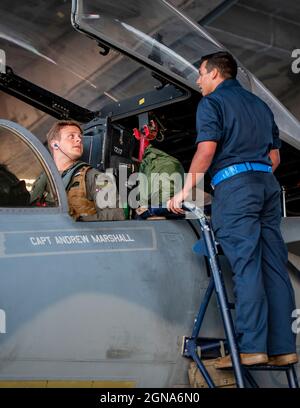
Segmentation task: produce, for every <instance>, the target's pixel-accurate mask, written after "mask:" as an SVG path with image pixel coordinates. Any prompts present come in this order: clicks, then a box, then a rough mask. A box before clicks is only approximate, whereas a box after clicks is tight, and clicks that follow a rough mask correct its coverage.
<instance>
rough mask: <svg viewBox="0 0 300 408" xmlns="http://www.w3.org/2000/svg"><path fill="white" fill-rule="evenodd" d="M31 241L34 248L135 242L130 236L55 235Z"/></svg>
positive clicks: (32, 238)
mask: <svg viewBox="0 0 300 408" xmlns="http://www.w3.org/2000/svg"><path fill="white" fill-rule="evenodd" d="M29 239H30V242H31V244H32V245H33V246H44V245H53V244H54V245H55V244H56V245H78V244H90V243H91V244H95V243H96V244H98V243H102V242H107V243H116V242H135V239H133V238H131V237H130V235H129V234H89V235H55V236H54V237H48V236H47V237H44V236H39V237H29Z"/></svg>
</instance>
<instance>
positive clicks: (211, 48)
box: [0, 0, 300, 387]
mask: <svg viewBox="0 0 300 408" xmlns="http://www.w3.org/2000/svg"><path fill="white" fill-rule="evenodd" d="M67 3H68V2H67ZM67 6H68V7H69V6H70V4H67ZM67 6H65V9H64V11H65V13H69V18H70V19H71V22H72V26H73V27H72V30H73V31H72V32H71V33H69V32H67V33H66V32H64V27H65V25H66V24H67V23H64V22H63V21H64V20H63V18H64V13H63V12H61V11H59V12H57V13H56V15H55V18H57V20H55V21H54V22H53V25H49V26H47V24H46V23H44V20H43V17H44V13H45V14H46V13H47V11H46V10H39V11H37V13H36V15H35V16H36V17H35V19H31V20H30V24H29V21H26V18H25V14H24V15H23V20H22V19H21V17H20V15H18V14H17V13H16V14H5V10H4V11H3V13H1V27H2V28H1V30H0V48H1V49H2V51H4V53H3V54H2V55H5V61H4V57H3V58H2V69H1V74H0V90H1V95H2V97H3V95H4V96H5V97H7V98H10V106H14V107H15V111H14V112H11V117H13V116H15V117H17V118H20V110H21V111H22V113H23V123H24V124H25V125H26V121H27V119H28V117H29V115H31V116H30V117H33V118H35V123H33V124H32V123H31V126H30V128H31V130H32V132H33V133H35V132H34V129H37V133H38V137H36V136H35V135H34V134H33V133H32V132H30V131H29V130H28V129H25V127H23V126H21V125H20V124H18V123H15V122H13V121H11V120H7V119H1V120H0V147H1V148H0V163H1V164H5V165H6V166H7V169H8V170H9V171H10V172H11V173H13V174H14V175H15V176H16V177H17V178H18V179H19V180H24V182H25V183H26V186H27V188H28V189H29V190H30V187H31V186H32V184H33V183H34V181H35V180H36V179H37V177H38V176H39V175H40V174H41V172H44V173H45V174H46V176H47V179H48V184H49V188H50V194H51V195H52V197H53V205H52V206H45V207H44V206H32V205H30V204H29V203H28V202H26V200H25V201H24V204H23V205H21V206H14V205H6V206H5V205H3V206H2V207H1V208H0V281H1V284H0V386H13V385H16V386H41V387H43V386H45V387H46V386H72V385H75V386H78V387H79V386H94V387H100V386H114V385H115V386H121V387H126V386H128V387H167V386H183V385H187V384H188V375H187V369H188V363H189V361H188V360H186V359H184V358H183V357H182V356H181V346H182V337H183V336H188V335H189V334H190V332H191V329H192V326H193V321H194V318H195V315H196V313H197V311H198V308H199V305H200V302H201V300H202V297H203V294H204V292H205V289H206V287H207V284H208V276H207V269H206V263H205V260H204V259H203V258H201V257H199V256H197V255H196V254H194V253H193V251H192V248H193V245H194V244H195V242H196V241H197V239H198V236H199V229H198V227H197V223H196V221H195V220H187V219H160V220H151V219H148V220H135V219H127V220H125V221H104V222H75V221H74V220H73V219H72V218H71V217H70V216H69V214H68V204H67V197H66V193H65V189H64V186H63V182H62V179H61V176H60V174H59V173H58V171H57V169H56V166H55V165H54V162H53V160H52V158H51V156H50V154H49V153H48V151H47V149H46V148H45V147H44V145H43V142H44V141H45V138H44V135H45V133H46V131H45V129H46V127H47V126H48V124H49V121H51V118H52V120H54V119H74V120H78V121H79V122H81V123H82V124H83V126H84V129H85V135H84V145H85V153H84V155H85V156H84V158H85V160H86V161H88V162H89V163H91V164H92V165H93V166H95V167H97V168H99V169H100V170H105V169H107V168H111V167H113V168H117V166H119V165H125V166H128V168H129V167H130V166H131V164H132V163H133V161H134V160H133V159H134V155H135V150H134V149H135V148H136V146H135V143H134V140H133V136H132V130H133V129H134V128H137V129H141V128H142V127H143V125H145V124H146V123H148V121H149V120H154V121H155V123H156V124H157V126H158V129H159V132H158V137H157V139H156V140H154V141H153V144H154V145H155V146H156V147H158V148H159V149H161V150H163V151H165V152H167V153H169V154H170V155H172V156H175V157H176V158H178V159H179V160H180V161H181V163H182V164H183V166H184V168H185V169H186V170H187V169H188V168H189V164H190V161H191V158H192V156H193V152H194V139H195V124H194V122H195V119H194V115H195V110H196V106H197V103H198V101H199V100H200V98H201V94H200V92H199V89H198V88H197V86H196V79H197V75H198V67H199V60H200V58H201V56H202V55H205V54H208V53H211V52H215V51H218V50H220V49H224V48H223V47H222V45H221V44H220V43H218V42H217V41H216V40H215V39H214V38H212V37H211V35H210V34H208V33H207V32H206V31H205V30H204V29H203V28H201V26H199V25H198V24H196V23H194V22H193V21H192V20H191V19H189V18H188V17H186V16H185V15H184V14H182V13H181V12H179V11H178V10H177V9H176V8H174V7H173V6H172V5H170V4H169V3H168V2H167V1H165V0H152V1H149V0H139V1H135V0H130V1H128V0H127V1H123V0H119V1H118V2H111V1H107V0H93V1H92V0H73V1H72V8H71V7H69V9H68V8H67ZM1 7H4V6H3V5H2V6H0V9H1ZM5 16H6V17H5ZM53 18H54V17H53ZM45 21H49V20H45ZM61 21H62V22H61ZM35 24H36V26H38V28H37V31H36V32H35V31H34V27H35ZM55 30H57V31H59V33H60V34H61V36H60V37H59V38H54V37H53V36H52V34H53V32H54V31H55ZM51 36H52V37H53V38H52V37H51ZM67 41H69V43H68V44H69V48H68V46H67ZM70 44H71V45H70ZM70 47H71V48H72V54H73V55H76V56H77V60H76V61H77V62H76V63H74V61H73V60H72V54H70ZM87 51H88V52H87ZM99 52H100V54H101V55H99ZM100 60H101V62H102V65H101V66H99V67H98V69H96V68H95V62H97V61H100ZM72 61H73V62H72ZM83 67H84V68H83ZM62 69H63V70H64V72H65V73H66V72H67V76H65V78H64V79H65V81H66V83H68V87H69V88H68V92H67V91H66V92H65V91H64V88H63V87H58V85H57V84H59V83H60V82H59V81H60V80H61V70H62ZM98 71H99V72H100V74H99V72H98ZM104 72H106V76H105V78H106V82H105V83H103V81H101V74H102V73H104ZM98 74H99V75H98ZM238 79H239V81H240V82H241V83H242V85H243V86H244V87H245V88H246V89H248V90H250V91H252V92H253V93H255V94H256V95H258V96H260V97H261V98H262V99H263V100H264V101H265V102H266V103H267V104H268V105H269V106H270V107H271V109H272V110H273V112H274V115H275V119H276V122H277V124H278V126H279V129H280V137H281V139H282V140H283V142H284V147H283V150H284V151H286V154H285V157H286V160H288V158H289V157H290V154H289V152H290V151H291V152H293V153H292V154H293V155H294V156H293V157H294V159H293V160H291V162H288V163H285V162H284V163H283V164H285V165H286V166H289V170H290V174H291V177H294V179H293V180H292V183H294V185H295V186H296V184H297V181H299V174H300V172H299V164H298V162H297V160H295V158H297V157H298V158H299V149H300V124H299V122H298V121H297V120H296V119H295V118H294V117H293V116H292V114H290V113H289V112H288V111H287V110H286V109H285V107H284V106H282V105H281V104H280V102H279V101H278V100H277V99H276V98H275V97H274V96H273V95H272V94H271V93H270V92H269V91H268V90H267V89H266V88H265V87H264V86H263V85H262V84H261V83H260V82H259V81H258V80H257V79H256V78H255V77H254V76H253V75H252V74H251V73H250V72H249V71H247V69H246V68H245V67H243V66H242V65H241V64H239V70H238ZM72 81H73V82H72ZM95 84H96V85H95ZM105 87H106V88H105ZM75 88H76V89H77V91H78V92H77V94H76V95H77V96H76V98H75V96H74V95H75V92H73V90H74V89H75ZM99 89H103V92H99ZM89 98H90V99H89ZM75 99H76V100H75ZM87 105H88V106H89V108H88V107H87ZM2 106H3V105H2ZM27 109H28V111H27ZM27 115H28V116H27ZM18 121H19V120H18ZM46 125H47V126H46ZM278 177H279V181H280V182H281V183H282V184H284V177H285V174H282V173H278ZM206 185H209V180H207V181H206ZM295 188H296V187H295ZM291 197H292V198H293V199H291V200H290V201H288V200H287V202H286V206H285V210H286V212H287V217H284V218H283V222H282V232H283V235H284V238H285V241H286V243H287V245H288V248H289V271H290V273H291V277H292V281H293V285H294V288H295V292H296V298H297V301H298V302H299V299H300V285H299V266H300V262H299V260H300V218H299V215H300V211H299V203H300V193H299V189H298V190H297V189H295V190H294V193H293V195H292V196H291ZM297 215H298V216H297ZM222 264H224V268H225V269H226V271H225V272H224V273H225V276H226V282H227V283H228V284H229V282H230V272H229V271H228V270H227V268H226V262H225V260H224V262H223V261H222ZM298 305H299V303H298ZM203 335H204V336H205V337H222V336H224V334H223V329H222V324H221V320H220V317H219V313H218V309H217V306H216V303H212V304H211V305H210V307H209V309H208V316H207V318H206V320H205V325H204V328H203ZM298 344H299V343H298ZM298 373H299V369H298ZM262 383H263V384H265V385H273V386H284V385H285V379H284V378H283V377H282V375H281V374H280V373H279V374H278V373H275V374H274V373H273V374H272V373H271V374H265V375H264V377H263V378H262Z"/></svg>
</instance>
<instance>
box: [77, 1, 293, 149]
mask: <svg viewBox="0 0 300 408" xmlns="http://www.w3.org/2000/svg"><path fill="white" fill-rule="evenodd" d="M72 8H73V10H72V23H73V25H74V26H75V27H76V28H77V29H78V30H80V31H82V32H84V33H85V34H87V35H88V36H89V37H92V38H94V39H96V40H97V41H100V42H102V43H103V44H105V45H106V46H109V47H112V48H114V49H116V50H118V51H120V52H122V53H125V54H127V55H129V56H131V57H132V58H133V59H135V60H138V61H140V62H141V63H142V64H144V65H146V66H148V67H151V69H153V70H155V71H158V72H160V73H162V74H164V75H165V76H166V77H167V78H171V79H172V80H173V81H176V82H178V83H181V84H183V85H185V86H188V87H189V88H191V89H194V90H198V89H197V86H196V83H195V82H196V79H197V75H198V68H199V60H200V58H201V57H202V56H203V55H205V54H208V53H212V52H216V51H218V50H222V49H224V47H223V46H222V45H221V44H220V43H219V42H218V41H216V40H215V39H214V38H213V37H212V36H211V35H210V34H209V33H208V32H207V31H205V30H204V29H203V28H202V27H200V26H199V25H198V24H196V23H195V22H193V21H192V20H191V19H190V18H188V17H186V16H185V15H183V14H182V13H181V12H179V11H178V10H177V9H176V8H174V7H173V6H171V5H170V4H169V3H168V2H167V1H165V0H151V1H149V0H131V1H130V2H129V1H128V0H118V2H115V3H112V2H111V1H108V0H73V7H72ZM238 79H239V81H240V82H241V83H242V85H243V86H244V87H246V88H247V89H249V90H251V91H252V92H253V93H255V94H256V95H258V96H260V97H261V98H262V99H263V100H264V101H265V102H266V103H267V104H268V105H269V106H270V108H271V109H272V110H273V112H274V115H275V119H276V122H277V124H278V127H279V129H280V132H281V138H282V139H283V140H284V141H286V142H288V143H289V144H291V145H293V146H294V147H296V148H298V149H299V148H300V123H299V121H298V120H297V119H296V118H295V117H294V116H293V115H292V114H291V113H290V112H289V111H288V110H287V109H286V108H285V107H284V106H283V105H282V104H281V103H280V102H279V101H278V100H277V99H276V98H275V97H274V96H273V95H272V94H271V93H270V92H269V91H268V90H267V89H266V88H265V87H264V86H263V85H262V84H261V83H260V81H258V79H257V78H255V77H254V76H253V75H252V74H251V73H250V72H248V71H247V70H246V69H245V67H243V66H242V65H241V64H240V63H239V72H238Z"/></svg>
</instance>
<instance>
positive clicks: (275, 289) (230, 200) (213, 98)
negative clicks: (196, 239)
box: [196, 79, 296, 356]
mask: <svg viewBox="0 0 300 408" xmlns="http://www.w3.org/2000/svg"><path fill="white" fill-rule="evenodd" d="M209 140H210V141H215V142H217V149H216V153H215V156H214V159H213V162H212V164H211V167H210V169H209V171H210V173H211V175H212V176H216V175H217V174H220V171H221V170H222V169H223V171H221V173H222V174H224V169H225V168H228V167H230V166H232V165H234V164H236V163H244V162H247V163H248V162H250V167H249V171H245V172H243V173H239V174H236V175H234V176H232V177H228V178H226V179H224V180H223V181H221V182H219V183H218V184H216V186H215V190H214V198H213V203H212V225H213V229H214V232H215V236H216V239H217V241H218V242H219V243H220V244H221V247H222V249H223V251H224V253H225V255H226V257H227V258H228V260H229V262H230V264H231V267H232V270H233V280H234V292H235V297H236V332H237V335H238V341H239V347H240V352H242V353H267V354H268V355H269V356H271V355H277V354H288V353H295V351H296V346H295V337H296V336H295V334H294V333H293V332H292V327H291V326H292V311H293V310H294V309H295V301H294V292H293V289H292V286H291V283H290V279H289V276H288V272H287V269H286V263H287V249H286V246H285V244H284V242H283V239H282V236H281V232H280V220H281V214H280V213H281V210H280V208H281V207H280V186H279V184H278V182H277V180H276V178H275V176H274V175H273V174H272V173H268V172H263V171H254V170H251V163H258V166H257V167H259V166H260V165H261V164H263V165H264V166H262V167H266V168H267V167H268V165H269V166H270V164H271V161H270V159H269V156H268V153H269V152H270V150H271V149H278V148H279V147H280V140H279V131H278V128H277V126H276V124H275V122H274V118H273V114H272V112H271V110H270V109H269V108H268V106H267V105H266V104H265V103H264V102H263V101H262V100H261V99H259V98H258V97H256V96H255V95H253V94H252V93H250V92H248V91H246V90H245V89H243V88H242V87H241V85H240V84H239V82H238V81H237V80H235V79H227V80H225V81H224V82H222V83H221V84H220V85H219V86H218V87H217V88H216V89H215V91H214V92H212V93H211V94H209V95H208V96H206V97H204V98H202V100H201V101H200V103H199V106H198V109H197V140H196V141H197V142H203V141H209ZM247 165H248V164H247ZM242 166H243V165H242ZM248 166H249V165H248ZM230 169H231V168H230ZM230 169H229V170H230ZM247 169H248V167H247Z"/></svg>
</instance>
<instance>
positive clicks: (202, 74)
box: [196, 61, 214, 96]
mask: <svg viewBox="0 0 300 408" xmlns="http://www.w3.org/2000/svg"><path fill="white" fill-rule="evenodd" d="M206 64H207V61H203V62H202V64H201V65H200V68H199V77H198V79H197V81H196V83H197V85H198V86H199V88H200V91H201V93H202V95H203V96H205V95H208V94H210V93H211V92H213V91H214V70H212V71H211V72H207V69H206Z"/></svg>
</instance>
